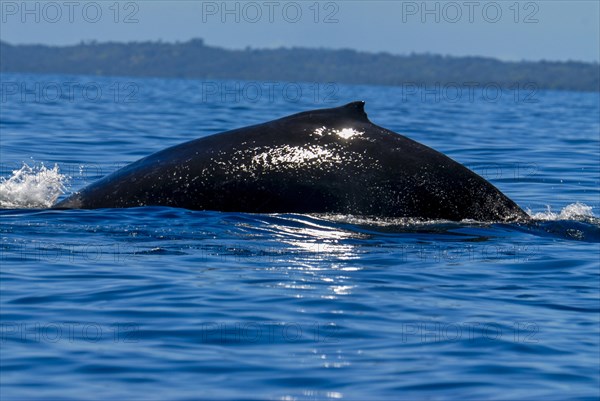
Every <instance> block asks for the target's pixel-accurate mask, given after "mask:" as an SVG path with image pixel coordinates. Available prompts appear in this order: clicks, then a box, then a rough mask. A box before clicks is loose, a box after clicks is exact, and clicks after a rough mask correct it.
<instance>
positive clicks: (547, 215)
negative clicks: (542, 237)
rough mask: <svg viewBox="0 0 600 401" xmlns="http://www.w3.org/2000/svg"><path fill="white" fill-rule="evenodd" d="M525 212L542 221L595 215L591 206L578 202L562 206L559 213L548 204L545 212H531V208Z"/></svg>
mask: <svg viewBox="0 0 600 401" xmlns="http://www.w3.org/2000/svg"><path fill="white" fill-rule="evenodd" d="M527 213H528V214H529V215H530V216H531V217H532V218H533V219H535V220H542V221H555V220H580V219H582V218H584V219H585V218H589V217H595V216H594V213H593V212H592V207H591V206H588V205H586V204H585V203H580V202H576V203H571V204H569V205H567V206H565V207H563V208H562V209H561V211H560V213H555V212H553V211H552V209H551V208H550V206H548V207H547V210H546V211H545V212H538V213H533V212H531V210H528V211H527Z"/></svg>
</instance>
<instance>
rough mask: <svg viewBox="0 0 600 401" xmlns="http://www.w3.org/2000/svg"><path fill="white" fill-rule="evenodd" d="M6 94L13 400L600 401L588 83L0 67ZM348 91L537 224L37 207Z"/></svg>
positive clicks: (4, 347) (3, 197)
mask: <svg viewBox="0 0 600 401" xmlns="http://www.w3.org/2000/svg"><path fill="white" fill-rule="evenodd" d="M0 97H1V103H0V107H1V108H0V135H1V138H0V139H1V142H0V161H1V171H0V173H1V174H0V175H1V176H2V177H3V179H2V181H1V182H0V202H2V205H3V208H4V209H3V210H1V211H0V217H1V228H0V238H1V241H2V242H1V248H0V251H1V252H2V253H1V255H0V260H1V269H0V313H1V321H0V328H1V331H0V335H1V338H0V386H1V387H0V399H2V400H29V399H61V400H71V399H72V400H81V399H90V400H99V399H109V398H112V399H127V400H135V399H140V400H150V399H156V400H159V399H172V400H192V399H207V400H209V399H210V400H258V399H272V400H296V399H297V400H327V399H347V400H384V399H385V400H388V399H389V400H392V399H393V400H415V399H418V400H421V399H427V400H445V399H465V400H468V399H472V400H483V399H497V400H526V399H544V400H564V399H570V400H597V399H599V398H600V390H599V388H600V298H599V294H600V274H599V273H600V270H599V269H600V266H599V257H600V245H599V244H600V220H599V219H598V217H597V216H598V210H599V206H600V205H599V201H600V199H599V196H600V191H599V181H600V166H599V162H600V160H599V159H600V147H599V139H600V138H599V133H600V126H599V116H600V104H599V96H598V93H569V92H553V91H539V90H533V89H532V88H531V87H529V88H514V89H510V90H505V91H503V92H497V91H495V88H494V87H493V86H492V87H489V86H488V87H487V88H485V89H484V88H483V86H482V87H480V88H476V89H473V88H471V89H470V90H468V89H463V90H462V91H460V90H459V91H457V90H456V88H454V87H441V88H436V87H426V88H423V87H418V86H405V87H374V86H348V85H340V84H335V83H327V84H315V83H313V84H295V83H262V82H234V81H210V82H209V81H193V80H177V79H156V78H148V79H140V78H98V77H86V76H65V75H26V74H3V75H2V93H1V94H0ZM353 100H365V101H366V111H367V113H368V115H369V117H370V119H371V121H373V122H374V123H376V124H378V125H381V126H384V127H386V128H389V129H391V130H393V131H396V132H399V133H403V134H405V135H407V136H409V137H411V138H412V139H415V140H417V141H419V142H422V143H424V144H426V145H429V146H431V147H433V148H435V149H437V150H439V151H441V152H443V153H445V154H447V155H449V156H450V157H452V158H454V159H455V160H457V161H459V162H461V163H463V164H464V165H467V166H468V167H470V168H471V169H473V170H474V171H476V172H477V173H479V174H480V175H482V176H484V177H485V178H487V179H488V180H490V181H491V182H492V183H493V184H494V185H496V186H497V187H499V188H500V189H501V190H502V191H503V192H504V193H505V194H507V195H508V196H509V197H511V198H512V199H513V200H515V201H516V202H517V203H518V204H519V205H521V207H523V208H524V209H525V210H528V212H529V213H530V214H531V215H533V216H534V217H535V218H536V221H535V223H533V224H527V225H524V224H520V225H518V224H486V223H474V222H471V223H466V222H465V223H449V222H440V221H437V222H436V221H431V222H410V221H402V220H397V221H394V220H372V219H366V218H363V217H361V216H306V215H295V214H283V215H281V214H280V215H252V214H242V213H219V212H212V211H206V212H199V211H189V210H182V209H172V208H165V207H144V208H134V209H120V210H118V209H114V210H67V211H62V210H61V211H57V210H46V209H44V207H43V206H44V205H46V204H48V205H49V204H52V202H53V201H54V200H55V198H56V196H58V195H59V194H60V193H61V190H62V189H63V188H64V191H65V193H64V194H63V195H62V196H66V195H67V194H69V193H71V192H73V191H76V190H77V189H79V188H81V187H83V186H85V185H87V184H89V183H91V182H93V181H95V180H96V179H98V178H100V177H102V176H103V175H105V174H108V173H110V172H112V171H114V170H116V169H117V168H119V167H121V166H123V165H125V164H127V163H129V162H132V161H134V160H136V159H138V158H140V157H143V156H146V155H148V154H150V153H152V152H154V151H157V150H160V149H163V148H166V147H168V146H171V145H174V144H178V143H181V142H183V141H187V140H190V139H193V138H197V137H201V136H205V135H210V134H213V133H217V132H220V131H224V130H228V129H232V128H237V127H242V126H246V125H249V124H254V123H260V122H264V121H268V120H271V119H274V118H278V117H282V116H285V115H288V114H291V113H295V112H299V111H303V110H308V109H313V108H319V107H333V106H337V105H341V104H344V103H347V102H350V101H353ZM24 163H25V166H24ZM55 166H56V168H55Z"/></svg>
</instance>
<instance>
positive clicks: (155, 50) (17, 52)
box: [0, 39, 600, 92]
mask: <svg viewBox="0 0 600 401" xmlns="http://www.w3.org/2000/svg"><path fill="white" fill-rule="evenodd" d="M0 72H16V73H57V74H77V75H95V76H129V77H157V78H167V77H168V78H193V79H239V80H259V81H290V82H335V83H340V84H366V85H385V86H402V85H416V86H419V85H465V84H466V85H479V86H485V85H495V86H500V87H503V88H514V87H515V86H526V85H527V86H529V87H535V88H536V89H551V90H569V91H585V92H596V91H600V65H599V64H598V63H589V62H579V61H566V62H561V61H500V60H497V59H493V58H487V57H454V56H440V55H432V54H410V55H392V54H389V53H366V52H359V51H355V50H348V49H343V50H329V49H310V48H278V49H251V48H246V49H245V50H228V49H224V48H219V47H213V46H207V45H206V44H205V43H204V41H203V40H202V39H193V40H190V41H187V42H178V43H164V42H129V43H118V42H106V43H97V42H86V43H80V44H77V45H71V46H48V45H11V44H8V43H6V42H0Z"/></svg>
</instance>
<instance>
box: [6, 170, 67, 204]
mask: <svg viewBox="0 0 600 401" xmlns="http://www.w3.org/2000/svg"><path fill="white" fill-rule="evenodd" d="M68 181H69V177H68V176H66V175H64V174H61V173H60V172H59V168H58V165H54V167H53V168H51V169H49V168H47V167H46V166H44V164H43V163H41V164H40V165H39V166H33V167H31V166H29V165H27V164H26V163H23V167H21V168H20V169H19V170H14V171H13V172H12V176H10V177H8V178H6V177H0V209H40V208H48V207H50V206H52V205H53V204H54V203H55V202H56V200H57V199H58V197H59V196H60V195H61V194H63V193H64V192H65V190H66V187H65V185H66V184H67V182H68Z"/></svg>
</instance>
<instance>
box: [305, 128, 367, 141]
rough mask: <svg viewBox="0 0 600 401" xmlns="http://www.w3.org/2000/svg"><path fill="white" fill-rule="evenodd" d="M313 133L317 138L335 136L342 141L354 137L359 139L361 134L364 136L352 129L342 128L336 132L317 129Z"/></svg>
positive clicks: (334, 130) (335, 130)
mask: <svg viewBox="0 0 600 401" xmlns="http://www.w3.org/2000/svg"><path fill="white" fill-rule="evenodd" d="M314 133H315V134H316V135H318V136H324V135H337V136H339V137H340V138H342V139H352V138H354V137H359V136H361V135H362V134H364V132H362V131H357V130H355V129H354V128H342V129H341V130H337V129H330V130H328V129H327V127H320V128H317V129H315V132H314Z"/></svg>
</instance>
